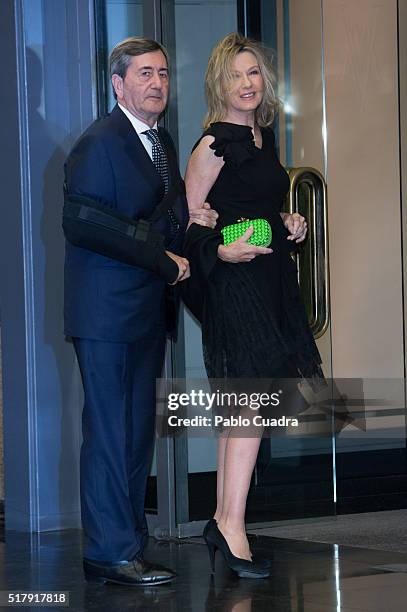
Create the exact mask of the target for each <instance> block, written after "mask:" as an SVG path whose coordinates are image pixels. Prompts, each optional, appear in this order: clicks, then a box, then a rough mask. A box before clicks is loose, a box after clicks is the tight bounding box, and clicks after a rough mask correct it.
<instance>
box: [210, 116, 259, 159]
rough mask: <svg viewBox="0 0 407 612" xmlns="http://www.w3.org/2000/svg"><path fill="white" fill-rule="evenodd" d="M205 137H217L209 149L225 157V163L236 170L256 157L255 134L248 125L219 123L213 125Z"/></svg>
mask: <svg viewBox="0 0 407 612" xmlns="http://www.w3.org/2000/svg"><path fill="white" fill-rule="evenodd" d="M205 135H210V136H214V137H215V140H214V142H213V143H212V144H211V145H209V148H210V149H213V150H214V151H215V155H216V156H217V157H223V159H224V161H225V163H227V164H230V165H231V166H233V167H235V168H239V166H241V165H242V164H243V163H244V162H246V161H248V160H249V159H252V158H253V157H254V155H255V152H256V148H255V144H254V138H253V132H252V129H251V127H250V126H248V125H237V124H235V123H226V122H223V121H218V122H215V123H211V125H210V127H209V129H208V130H206V132H205Z"/></svg>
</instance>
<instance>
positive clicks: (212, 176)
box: [185, 136, 225, 213]
mask: <svg viewBox="0 0 407 612" xmlns="http://www.w3.org/2000/svg"><path fill="white" fill-rule="evenodd" d="M214 140H215V139H214V137H213V136H204V137H203V138H202V140H201V142H200V143H199V145H198V146H197V147H196V149H195V150H194V151H193V153H192V155H191V157H190V158H189V162H188V166H187V171H186V174H185V188H186V192H187V200H188V209H189V212H190V213H194V212H196V211H197V210H198V209H200V208H202V207H203V205H204V203H205V201H206V197H207V195H208V193H209V192H210V190H211V188H212V185H213V184H214V182H215V181H216V179H217V178H218V175H219V172H220V171H221V169H222V166H223V165H224V163H225V162H224V161H223V159H222V158H221V157H216V155H215V152H214V151H213V150H212V149H210V148H209V145H210V144H212V143H213V141H214Z"/></svg>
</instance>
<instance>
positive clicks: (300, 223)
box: [280, 213, 308, 242]
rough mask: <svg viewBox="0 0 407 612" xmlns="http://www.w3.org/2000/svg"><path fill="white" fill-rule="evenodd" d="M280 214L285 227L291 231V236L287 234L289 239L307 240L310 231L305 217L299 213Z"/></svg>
mask: <svg viewBox="0 0 407 612" xmlns="http://www.w3.org/2000/svg"><path fill="white" fill-rule="evenodd" d="M280 214H281V218H282V220H283V223H284V225H285V227H286V228H287V229H288V231H289V232H290V236H287V240H295V242H302V241H303V240H305V237H306V235H307V231H308V228H307V222H306V220H305V217H302V216H301V215H300V214H299V213H293V214H290V213H280Z"/></svg>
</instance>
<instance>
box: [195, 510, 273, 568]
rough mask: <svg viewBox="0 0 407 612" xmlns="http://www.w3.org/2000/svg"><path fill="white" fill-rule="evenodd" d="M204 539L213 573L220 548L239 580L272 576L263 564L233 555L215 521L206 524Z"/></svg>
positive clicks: (227, 563)
mask: <svg viewBox="0 0 407 612" xmlns="http://www.w3.org/2000/svg"><path fill="white" fill-rule="evenodd" d="M203 537H204V539H205V542H206V545H207V547H208V553H209V561H210V564H211V570H212V573H214V572H215V553H216V551H217V550H218V548H219V550H220V551H221V553H222V555H223V558H224V560H225V563H226V565H227V566H228V567H229V569H231V570H233V571H234V572H236V574H237V575H238V576H239V578H268V577H269V576H270V571H269V569H268V568H267V567H264V565H263V564H261V563H256V562H254V561H248V560H247V559H241V558H240V557H235V555H233V554H232V553H231V551H230V548H229V545H228V543H227V542H226V540H225V538H224V537H223V535H222V533H221V532H220V531H219V528H218V525H217V523H216V521H215V520H214V519H211V520H210V521H208V523H207V524H206V526H205V529H204V533H203Z"/></svg>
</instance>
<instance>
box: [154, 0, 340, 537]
mask: <svg viewBox="0 0 407 612" xmlns="http://www.w3.org/2000/svg"><path fill="white" fill-rule="evenodd" d="M303 4H304V3H298V2H292V1H289V0H275V1H267V2H266V1H263V2H255V3H253V2H252V3H250V2H235V1H231V0H230V1H226V2H225V1H223V2H218V1H215V0H208V1H206V2H202V1H199V2H197V1H196V2H194V1H190V0H189V1H188V2H186V1H185V0H178V1H177V0H175V2H174V22H173V24H168V25H169V27H170V28H171V27H173V33H172V36H173V39H174V58H175V61H174V58H173V61H174V63H175V70H176V91H175V92H173V95H174V98H173V103H174V104H175V106H176V109H177V122H176V123H174V125H173V126H172V125H171V122H170V123H169V125H168V127H169V129H170V131H172V134H173V136H174V138H175V140H177V141H178V148H179V157H180V167H181V172H184V171H185V167H186V164H187V160H188V157H189V155H190V152H191V149H192V147H193V145H194V143H195V142H196V140H197V139H198V138H199V136H200V134H201V132H202V127H201V125H202V120H203V117H204V114H205V110H206V107H205V99H204V91H203V82H204V73H205V69H206V64H207V59H208V57H209V54H210V51H211V49H212V48H213V46H214V45H215V44H216V42H217V41H218V40H219V39H221V38H222V37H223V36H225V35H226V34H227V33H229V32H232V31H236V30H239V31H241V32H242V33H244V34H247V35H248V36H253V37H255V38H261V39H262V41H263V43H264V44H266V45H267V46H268V47H269V48H271V49H272V50H273V55H274V63H275V70H276V74H277V77H278V94H279V97H280V98H281V100H282V103H283V108H282V111H281V112H280V115H279V117H278V120H277V121H276V123H275V125H274V129H275V133H276V137H277V138H276V141H277V142H278V146H279V154H280V159H281V162H282V164H283V165H285V166H286V168H287V170H288V171H289V173H290V179H291V186H292V188H291V192H290V194H289V197H288V198H287V204H286V206H287V210H288V209H291V210H294V209H295V210H299V211H300V212H302V213H303V214H305V215H306V216H307V218H308V221H309V226H310V236H309V238H308V240H307V242H306V244H305V245H304V247H303V248H302V251H301V254H300V255H299V258H298V267H299V280H300V284H301V289H302V292H303V297H304V299H305V302H306V304H307V309H308V312H309V320H310V324H311V325H312V326H313V329H314V333H315V336H316V337H317V343H318V348H319V350H320V352H321V355H322V357H323V362H324V364H323V365H324V372H325V375H326V377H327V378H330V376H331V342H330V326H329V277H328V244H327V238H326V236H327V226H326V222H327V200H326V185H325V173H326V141H325V136H326V132H325V118H324V73H323V49H322V38H321V29H322V14H321V3H320V1H319V0H310V1H309V2H307V3H306V4H307V7H306V8H305V7H304V6H302V5H303ZM167 35H169V33H167ZM164 43H165V31H164ZM173 68H174V67H173ZM175 96H176V100H175ZM174 375H175V376H176V377H177V378H179V379H182V378H184V377H185V379H186V381H187V383H186V384H187V386H188V384H189V386H197V385H199V384H201V386H202V387H204V386H205V383H204V380H205V378H206V373H205V368H204V364H203V358H202V348H201V332H200V327H199V325H198V324H197V322H196V321H195V320H194V319H193V317H192V316H191V315H190V313H189V312H187V311H186V310H185V309H184V310H183V312H182V316H181V320H180V338H179V340H178V343H177V345H176V346H175V347H174ZM199 381H201V383H199ZM311 413H312V414H311V415H305V423H306V425H304V426H303V427H302V428H301V427H300V429H299V433H297V434H296V435H285V436H279V437H276V438H273V439H269V438H264V439H263V441H262V443H261V447H260V452H259V456H258V460H257V464H256V469H255V472H254V475H253V480H252V485H251V489H250V494H249V499H248V506H247V522H248V523H251V524H259V523H261V524H265V523H269V522H273V521H276V520H287V519H290V518H294V517H295V518H304V517H311V516H326V515H331V514H334V512H335V482H334V439H333V436H332V426H331V421H330V419H328V422H327V417H326V413H325V415H323V417H322V419H319V418H318V416H316V415H315V414H314V413H313V411H312V410H311ZM321 420H322V421H324V426H322V427H321ZM311 421H312V424H311V425H310V422H311ZM216 443H217V440H216V438H215V437H214V436H212V435H210V434H209V435H207V436H206V437H205V436H204V435H203V436H202V437H198V436H196V435H191V434H189V435H188V433H183V434H180V435H178V436H177V437H176V438H175V441H174V444H175V448H174V470H175V482H176V504H175V505H176V530H175V531H176V533H178V534H179V535H192V534H195V533H199V532H200V530H201V528H202V524H203V521H205V520H207V518H208V517H209V516H211V515H212V513H213V511H214V508H215V505H216Z"/></svg>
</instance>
